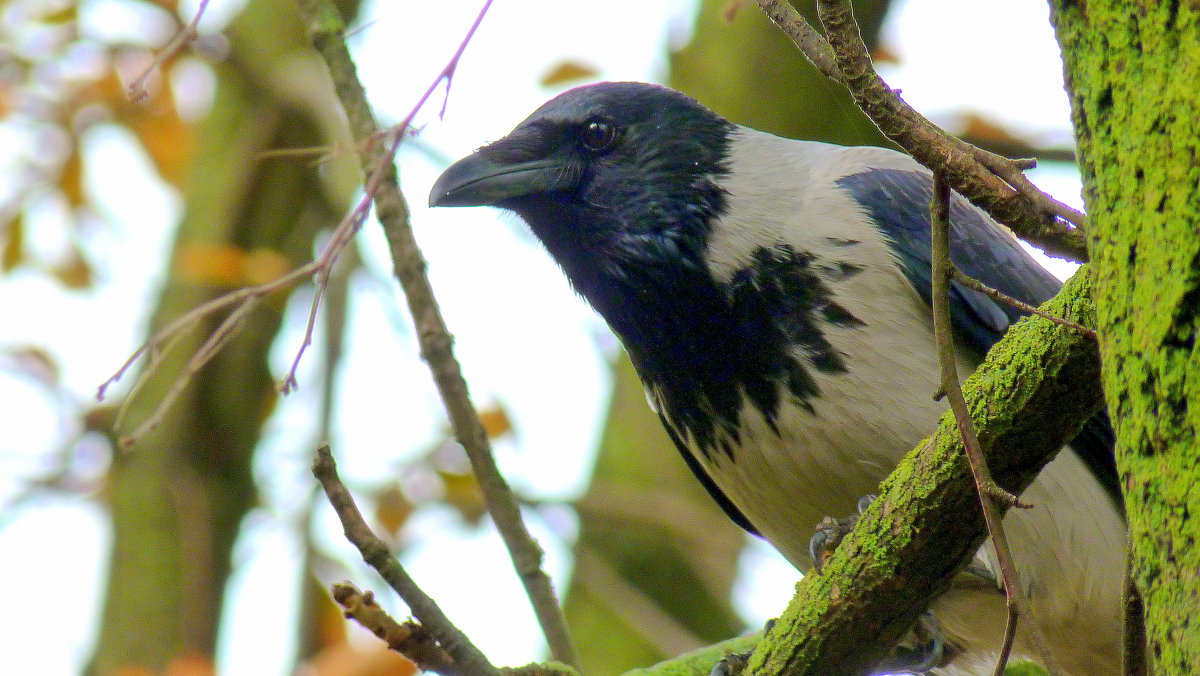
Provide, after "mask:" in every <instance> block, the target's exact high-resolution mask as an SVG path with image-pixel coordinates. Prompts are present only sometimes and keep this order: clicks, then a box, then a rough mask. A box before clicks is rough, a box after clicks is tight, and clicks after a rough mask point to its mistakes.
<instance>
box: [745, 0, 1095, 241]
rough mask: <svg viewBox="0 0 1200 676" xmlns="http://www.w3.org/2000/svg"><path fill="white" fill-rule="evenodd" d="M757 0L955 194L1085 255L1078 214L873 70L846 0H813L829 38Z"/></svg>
mask: <svg viewBox="0 0 1200 676" xmlns="http://www.w3.org/2000/svg"><path fill="white" fill-rule="evenodd" d="M758 4H759V6H760V7H761V8H762V9H763V11H764V12H765V13H766V14H767V16H768V17H770V18H771V20H772V21H774V22H775V23H776V24H777V25H778V26H779V27H780V29H782V30H783V32H784V33H786V34H787V35H788V37H790V38H791V39H792V41H793V42H794V43H795V44H796V46H797V47H798V48H799V49H800V51H801V52H802V53H803V54H804V55H805V57H807V58H808V60H809V61H811V62H812V64H813V65H814V66H815V67H816V69H817V70H818V71H819V72H821V73H822V74H823V75H825V76H826V77H828V78H830V79H832V80H834V81H836V82H839V83H841V84H843V85H845V86H846V87H847V88H848V89H849V90H850V93H851V94H852V95H853V96H854V100H855V102H856V103H857V104H858V106H859V107H860V108H861V109H862V110H863V112H864V113H866V114H867V116H868V117H870V118H871V120H872V121H874V122H875V124H876V126H878V127H879V129H880V131H882V132H883V133H884V134H885V135H886V136H887V137H888V138H890V139H892V140H893V141H895V142H896V143H897V144H899V145H900V146H901V147H902V148H904V149H905V150H906V151H908V153H909V154H910V155H912V156H913V158H914V159H916V160H917V161H918V162H920V163H921V164H923V165H925V166H927V167H929V168H930V169H932V170H935V171H940V172H942V173H944V174H945V175H946V176H947V178H948V179H949V180H950V181H951V183H952V185H953V187H954V189H955V190H957V191H958V192H959V193H960V194H962V195H963V196H965V197H966V198H967V199H969V200H970V201H971V202H972V203H974V204H976V205H977V206H979V207H980V208H982V209H984V210H985V211H987V212H988V213H989V214H991V216H992V217H993V218H995V219H996V220H998V221H1000V222H1001V223H1004V224H1006V225H1008V226H1009V227H1011V228H1013V230H1014V231H1015V232H1017V234H1019V235H1020V236H1021V237H1023V238H1024V239H1027V240H1029V241H1030V242H1032V243H1034V244H1036V245H1038V246H1039V247H1041V248H1042V249H1044V250H1045V251H1046V252H1047V253H1049V254H1052V255H1055V256H1062V257H1064V258H1069V259H1071V260H1076V261H1085V260H1087V247H1086V241H1085V237H1084V233H1083V231H1082V228H1083V227H1084V225H1085V221H1084V220H1083V218H1082V214H1079V213H1078V212H1076V211H1074V210H1073V209H1070V207H1067V206H1065V205H1062V204H1061V203H1058V202H1057V201H1055V200H1054V199H1053V198H1051V197H1049V196H1048V195H1046V194H1045V193H1042V192H1041V191H1039V190H1038V189H1037V188H1036V187H1034V186H1033V184H1032V183H1030V182H1029V181H1028V180H1027V179H1025V178H1024V177H1023V176H1022V177H1021V178H1020V179H1018V178H1016V175H1017V174H1020V169H1019V168H1018V167H1017V165H1015V164H1010V165H1006V167H1005V169H1003V170H1002V171H1003V173H1004V176H1000V175H998V173H997V171H993V170H992V169H991V168H989V167H988V166H987V165H985V164H984V163H982V162H981V161H980V159H979V157H978V156H977V154H976V152H975V151H974V150H973V146H970V145H969V144H967V143H965V142H963V141H961V140H960V139H958V138H956V137H954V136H953V135H950V134H947V133H946V132H945V131H943V130H942V129H941V128H939V127H938V126H937V125H935V124H933V123H932V122H930V121H929V120H928V119H927V118H925V117H924V116H922V115H921V114H920V113H918V112H917V111H915V110H913V108H912V107H911V106H909V105H908V104H907V103H905V102H904V100H903V99H901V98H900V96H899V95H898V93H897V92H895V91H893V90H892V89H891V88H889V87H888V86H887V84H886V83H885V82H884V81H883V80H882V79H881V78H880V77H879V75H878V74H876V73H875V70H874V67H873V66H872V63H871V57H870V55H869V53H868V52H867V49H866V46H865V44H863V41H862V36H861V35H860V34H859V32H858V26H857V24H856V23H855V22H854V16H853V13H852V11H851V6H850V3H849V1H848V0H821V1H820V2H818V3H817V9H818V13H819V16H820V18H821V22H822V25H823V26H824V27H825V31H826V35H827V36H828V40H826V38H825V37H822V36H821V35H820V34H819V33H817V31H816V30H815V29H813V27H812V26H811V25H809V23H808V22H807V21H806V20H805V19H804V17H803V16H801V15H800V13H799V12H797V11H796V9H795V8H794V7H792V5H791V4H790V3H787V2H784V1H783V0H758ZM993 157H999V156H993ZM1005 162H1008V161H1007V160H1005ZM996 166H999V165H998V164H997V165H996ZM1014 172H1015V173H1014ZM1005 176H1007V177H1008V178H1005ZM1060 218H1061V219H1063V220H1060ZM1064 220H1065V221H1067V222H1070V223H1071V224H1073V225H1074V226H1075V227H1074V228H1072V227H1069V226H1068V225H1067V224H1066V223H1065V222H1064Z"/></svg>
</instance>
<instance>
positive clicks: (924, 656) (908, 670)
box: [874, 612, 946, 674]
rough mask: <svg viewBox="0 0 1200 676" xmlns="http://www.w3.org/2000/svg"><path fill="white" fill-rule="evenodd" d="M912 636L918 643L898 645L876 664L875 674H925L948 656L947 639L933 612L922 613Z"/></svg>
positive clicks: (939, 664)
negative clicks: (910, 645) (911, 645)
mask: <svg viewBox="0 0 1200 676" xmlns="http://www.w3.org/2000/svg"><path fill="white" fill-rule="evenodd" d="M910 637H911V639H912V640H913V641H914V642H915V643H916V645H915V646H913V647H909V646H906V645H898V646H896V648H895V649H894V650H892V654H891V655H889V656H888V657H887V659H885V660H884V661H883V662H881V663H879V664H878V665H876V667H875V671H874V673H875V674H924V673H925V672H927V671H929V670H930V669H934V668H936V667H939V666H941V665H942V662H943V658H944V657H945V656H946V640H945V638H944V637H943V636H942V632H941V629H939V628H938V624H937V620H936V619H934V617H933V615H932V614H930V613H929V612H925V613H922V614H921V618H920V619H919V620H917V626H915V627H913V630H912V632H911V633H910Z"/></svg>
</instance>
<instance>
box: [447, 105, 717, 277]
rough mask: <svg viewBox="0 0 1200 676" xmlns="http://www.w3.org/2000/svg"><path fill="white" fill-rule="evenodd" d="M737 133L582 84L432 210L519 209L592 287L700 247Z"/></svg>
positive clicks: (494, 148) (454, 184)
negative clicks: (645, 262)
mask: <svg viewBox="0 0 1200 676" xmlns="http://www.w3.org/2000/svg"><path fill="white" fill-rule="evenodd" d="M734 128H735V127H734V126H733V125H732V124H730V123H729V122H728V121H726V120H724V119H723V118H721V117H720V116H718V115H716V114H715V113H713V112H711V111H709V110H708V109H707V108H704V107H703V106H701V105H700V104H699V103H697V102H696V101H694V100H692V99H690V98H688V97H687V96H685V95H683V94H681V93H679V92H677V91H674V90H671V89H667V88H665V87H659V86H656V85H650V84H644V83H637V82H605V83H600V84H594V85H588V86H584V87H579V88H576V89H572V90H570V91H567V92H565V93H563V94H561V95H560V96H558V97H556V98H554V99H552V100H550V101H549V102H547V103H546V104H545V105H543V106H542V107H541V108H539V109H537V110H536V111H534V113H533V114H532V115H530V116H529V117H528V118H527V119H526V120H525V121H524V122H522V123H521V124H519V125H517V127H516V129H514V130H513V131H512V132H511V133H509V134H508V136H505V137H504V138H502V139H500V140H498V141H496V142H494V143H492V144H490V145H487V146H484V147H482V148H480V149H479V150H477V151H475V152H474V153H473V154H471V155H469V156H467V157H466V158H464V159H462V160H459V161H458V162H456V163H455V164H453V165H451V166H450V167H449V168H448V169H446V171H445V173H443V174H442V175H441V177H440V178H438V180H437V182H436V183H435V184H434V187H433V190H432V192H431V193H430V195H429V204H430V206H480V205H490V206H496V207H501V208H504V209H509V210H512V211H515V212H516V213H517V214H519V215H520V216H521V217H522V218H523V219H524V220H525V221H526V222H527V223H528V224H529V225H530V227H531V228H532V229H533V231H534V233H535V234H536V235H537V236H538V237H539V238H540V239H541V240H542V241H543V243H545V245H546V247H547V248H548V249H549V251H550V253H551V254H552V255H553V256H554V257H555V258H556V259H557V260H558V261H559V263H560V264H562V265H563V267H564V268H565V269H566V271H567V274H568V276H570V277H571V278H572V281H573V282H575V283H576V285H577V286H578V285H583V286H587V281H586V280H585V279H582V278H581V277H584V276H587V274H588V273H589V272H594V271H596V270H598V269H605V268H613V267H620V266H619V265H617V266H614V265H612V263H614V261H618V260H621V259H623V258H624V257H627V256H634V257H643V258H644V257H645V256H653V255H655V254H656V252H658V249H659V248H660V247H662V246H666V247H668V248H671V247H673V246H675V247H677V246H680V245H681V244H685V243H687V242H693V243H695V246H690V247H688V248H690V249H698V248H699V246H700V245H701V243H702V242H703V240H704V237H705V234H706V233H705V231H704V230H705V228H706V227H707V223H708V222H709V220H710V219H711V217H712V216H713V215H714V214H717V213H719V212H720V210H721V209H722V204H723V199H724V195H723V191H722V190H721V189H720V187H719V186H718V185H717V183H716V179H717V178H718V177H720V176H722V175H723V174H724V173H725V171H726V168H725V162H724V156H725V152H726V147H727V145H728V138H729V134H730V132H731V131H732V130H733V129H734ZM661 253H677V252H673V251H663V252H661ZM597 262H600V263H601V264H600V265H597ZM604 263H608V264H609V265H605V264H604ZM580 290H581V291H586V289H583V288H581V289H580Z"/></svg>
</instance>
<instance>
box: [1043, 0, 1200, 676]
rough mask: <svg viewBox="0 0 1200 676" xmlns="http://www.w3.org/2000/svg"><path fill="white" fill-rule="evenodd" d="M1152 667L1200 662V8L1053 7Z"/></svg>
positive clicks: (1092, 1) (1106, 1) (1096, 1)
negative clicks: (1199, 339)
mask: <svg viewBox="0 0 1200 676" xmlns="http://www.w3.org/2000/svg"><path fill="white" fill-rule="evenodd" d="M1051 8H1052V20H1053V22H1054V24H1055V27H1056V30H1057V32H1058V39H1059V43H1060V44H1061V45H1062V49H1063V57H1064V60H1065V66H1066V81H1067V91H1068V93H1069V95H1070V98H1071V111H1072V117H1073V121H1074V124H1075V134H1076V137H1077V140H1078V145H1079V158H1080V167H1081V169H1082V172H1083V183H1084V200H1085V202H1086V204H1087V211H1088V218H1089V221H1090V232H1089V247H1090V249H1091V258H1092V260H1093V261H1094V262H1095V268H1096V273H1097V280H1098V282H1097V286H1096V292H1095V293H1096V296H1095V298H1096V306H1097V318H1098V326H1097V328H1098V329H1099V331H1100V351H1101V358H1102V360H1103V364H1104V366H1103V382H1104V387H1105V395H1106V399H1107V403H1108V410H1109V412H1110V414H1111V416H1112V419H1113V422H1114V426H1115V428H1116V431H1117V466H1118V468H1119V469H1120V472H1121V478H1122V482H1123V489H1124V492H1125V505H1126V511H1127V513H1128V516H1129V526H1130V537H1131V570H1132V576H1133V581H1134V583H1135V584H1136V585H1137V588H1138V590H1139V591H1140V592H1141V596H1142V599H1143V601H1144V604H1145V623H1146V639H1147V646H1148V650H1147V654H1148V657H1149V659H1150V662H1151V665H1150V671H1151V673H1160V674H1187V673H1194V670H1195V669H1196V665H1198V664H1200V619H1197V611H1198V610H1200V548H1198V547H1197V546H1196V544H1197V541H1198V540H1200V518H1198V517H1200V489H1198V488H1197V486H1200V452H1198V451H1200V448H1198V446H1197V441H1196V440H1197V435H1198V434H1200V408H1196V407H1193V404H1196V403H1197V402H1200V350H1198V349H1197V345H1196V332H1197V329H1198V328H1200V161H1198V159H1197V157H1198V155H1200V135H1198V134H1197V119H1198V118H1200V105H1197V98H1196V92H1197V91H1200V65H1198V64H1200V13H1198V12H1200V6H1198V5H1197V3H1195V2H1136V3H1129V2H1120V1H1118V0H1089V1H1088V2H1086V3H1085V2H1077V1H1069V0H1053V1H1052V2H1051Z"/></svg>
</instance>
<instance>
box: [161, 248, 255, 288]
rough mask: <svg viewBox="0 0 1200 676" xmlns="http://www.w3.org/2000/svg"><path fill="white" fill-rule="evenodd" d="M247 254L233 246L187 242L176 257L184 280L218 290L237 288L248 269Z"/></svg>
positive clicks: (177, 268) (177, 265)
mask: <svg viewBox="0 0 1200 676" xmlns="http://www.w3.org/2000/svg"><path fill="white" fill-rule="evenodd" d="M246 257H247V256H246V252H245V250H243V249H240V248H238V247H236V246H233V245H232V244H208V243H207V242H183V243H181V244H180V245H179V249H178V250H177V251H176V253H175V270H176V273H177V274H178V275H179V277H180V278H181V279H185V280H188V281H192V282H199V283H201V284H212V285H215V286H237V285H238V283H239V282H240V281H241V279H242V269H243V268H244V267H245V265H246Z"/></svg>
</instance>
